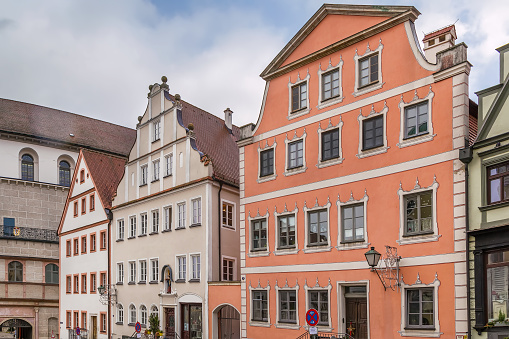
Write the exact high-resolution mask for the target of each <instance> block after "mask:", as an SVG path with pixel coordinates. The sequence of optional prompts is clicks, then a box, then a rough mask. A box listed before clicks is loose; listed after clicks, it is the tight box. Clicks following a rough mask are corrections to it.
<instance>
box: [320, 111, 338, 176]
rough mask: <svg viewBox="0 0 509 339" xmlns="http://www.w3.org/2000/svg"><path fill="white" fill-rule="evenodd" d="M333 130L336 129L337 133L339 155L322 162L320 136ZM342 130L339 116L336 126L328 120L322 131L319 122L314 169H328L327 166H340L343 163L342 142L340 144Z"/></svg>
mask: <svg viewBox="0 0 509 339" xmlns="http://www.w3.org/2000/svg"><path fill="white" fill-rule="evenodd" d="M334 129H337V130H338V133H339V155H338V157H336V158H332V159H327V160H323V161H322V147H323V145H322V143H323V142H322V134H323V133H325V132H329V131H332V130H334ZM342 129H343V120H342V119H341V116H339V122H338V123H337V125H333V124H332V120H331V119H329V124H328V125H327V127H325V128H324V129H322V123H321V122H319V123H318V130H317V133H318V163H317V164H316V167H318V168H324V167H328V166H332V165H337V164H341V163H342V162H343V160H344V159H343V150H342V142H341V131H342Z"/></svg>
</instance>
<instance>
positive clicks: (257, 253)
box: [247, 208, 270, 258]
mask: <svg viewBox="0 0 509 339" xmlns="http://www.w3.org/2000/svg"><path fill="white" fill-rule="evenodd" d="M262 219H265V224H266V225H267V247H266V248H265V250H255V249H253V239H252V238H253V221H258V220H262ZM247 220H248V223H249V252H248V253H247V256H248V257H250V258H254V257H266V256H268V255H269V254H270V251H269V247H270V232H269V209H268V208H267V211H266V212H265V215H260V211H257V213H256V215H255V216H254V217H251V211H249V213H248V218H247Z"/></svg>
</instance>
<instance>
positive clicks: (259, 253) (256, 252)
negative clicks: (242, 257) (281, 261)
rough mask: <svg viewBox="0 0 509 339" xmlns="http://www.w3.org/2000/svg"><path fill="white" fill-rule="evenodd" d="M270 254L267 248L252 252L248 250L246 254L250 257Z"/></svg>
mask: <svg viewBox="0 0 509 339" xmlns="http://www.w3.org/2000/svg"><path fill="white" fill-rule="evenodd" d="M269 254H270V252H269V251H268V250H263V251H253V252H249V253H248V254H247V256H248V257H250V258H256V257H268V256H269Z"/></svg>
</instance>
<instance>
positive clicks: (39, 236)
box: [0, 225, 58, 244]
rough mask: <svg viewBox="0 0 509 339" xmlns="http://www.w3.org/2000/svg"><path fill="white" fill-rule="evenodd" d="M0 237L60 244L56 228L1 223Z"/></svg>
mask: <svg viewBox="0 0 509 339" xmlns="http://www.w3.org/2000/svg"><path fill="white" fill-rule="evenodd" d="M0 239H12V240H17V239H19V240H32V241H45V242H52V243H57V244H58V235H57V231H56V230H49V229H44V228H33V227H19V226H6V225H0Z"/></svg>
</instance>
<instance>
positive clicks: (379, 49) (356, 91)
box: [353, 39, 384, 97]
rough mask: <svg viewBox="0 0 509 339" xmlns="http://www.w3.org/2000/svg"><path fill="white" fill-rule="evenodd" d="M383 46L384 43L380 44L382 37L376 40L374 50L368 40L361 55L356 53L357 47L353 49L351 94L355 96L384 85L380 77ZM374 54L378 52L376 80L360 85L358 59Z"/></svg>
mask: <svg viewBox="0 0 509 339" xmlns="http://www.w3.org/2000/svg"><path fill="white" fill-rule="evenodd" d="M383 48H384V45H382V39H380V40H379V41H378V47H377V48H376V49H374V50H371V49H370V47H369V42H368V44H367V47H366V52H364V54H362V55H359V54H357V49H355V55H354V57H353V60H354V64H355V88H354V92H353V95H354V96H355V97H357V96H359V95H363V94H366V93H369V92H372V91H375V90H377V89H380V88H382V87H383V85H384V82H383V79H382V50H383ZM375 54H378V82H374V83H372V84H369V85H365V86H361V85H360V81H361V79H360V70H359V69H360V61H361V60H363V59H365V58H368V57H371V56H373V55H375Z"/></svg>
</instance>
